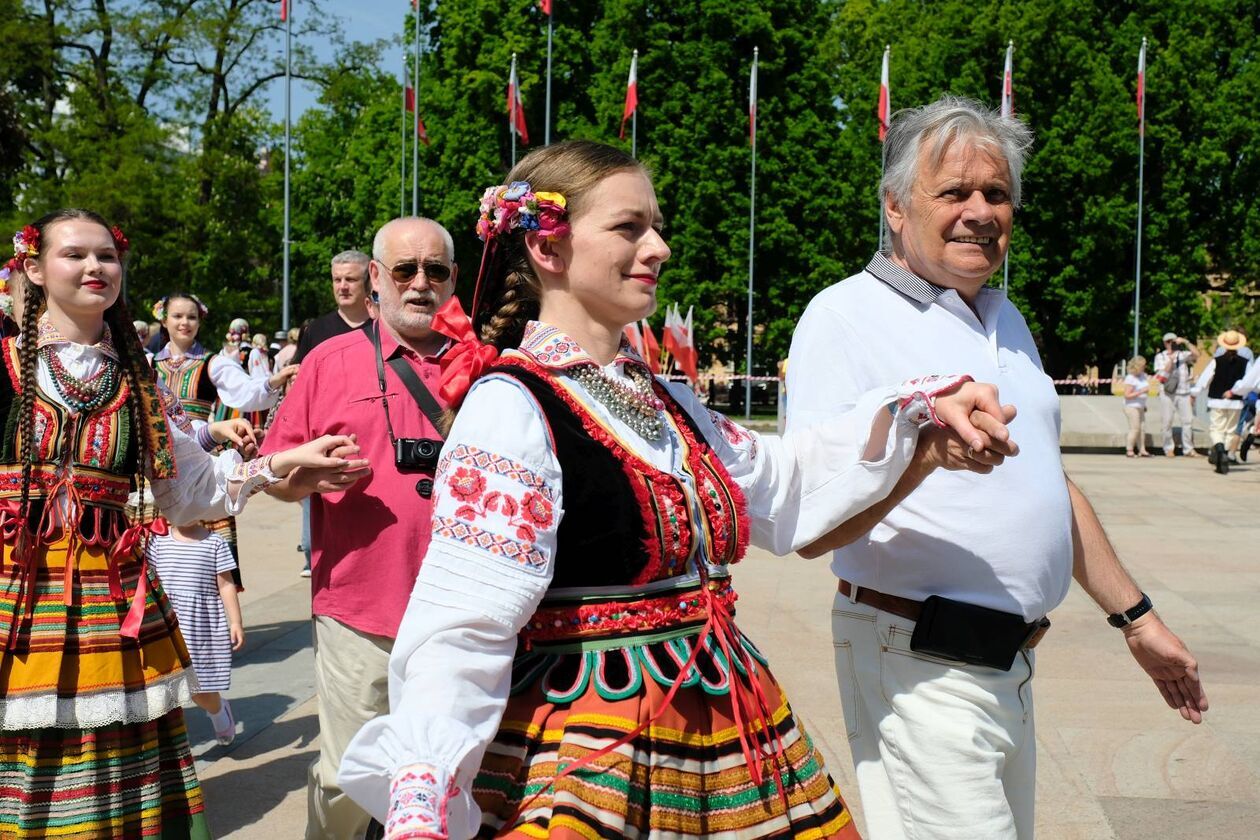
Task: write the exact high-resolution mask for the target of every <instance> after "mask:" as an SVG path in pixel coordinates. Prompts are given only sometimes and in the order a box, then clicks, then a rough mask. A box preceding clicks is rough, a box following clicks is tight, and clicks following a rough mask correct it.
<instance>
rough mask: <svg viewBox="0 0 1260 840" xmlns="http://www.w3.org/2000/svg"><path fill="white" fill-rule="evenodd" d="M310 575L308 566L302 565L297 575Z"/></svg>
mask: <svg viewBox="0 0 1260 840" xmlns="http://www.w3.org/2000/svg"><path fill="white" fill-rule="evenodd" d="M310 576H311V567H310V566H303V567H302V571H300V572H298V577H310Z"/></svg>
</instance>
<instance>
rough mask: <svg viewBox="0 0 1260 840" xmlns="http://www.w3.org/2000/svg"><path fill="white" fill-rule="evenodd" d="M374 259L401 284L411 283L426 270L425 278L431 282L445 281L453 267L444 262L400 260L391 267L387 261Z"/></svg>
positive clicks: (449, 277) (449, 276)
mask: <svg viewBox="0 0 1260 840" xmlns="http://www.w3.org/2000/svg"><path fill="white" fill-rule="evenodd" d="M373 259H374V260H375V261H376V262H377V263H378V264H380V266H381V268H383V269H385V270H386V271H388V272H389V276H390V277H391V278H392V279H393V281H394V282H395V283H397V284H398V285H400V286H404V285H406V284H408V283H410V282H411V281H412V280H414V279H415V277H416V275H417V274H419V273H420V272H422V271H423V272H424V279H426V280H428V281H429V282H430V283H445V282H446V281H447V280H450V279H451V267H450V266H449V265H445V264H444V263H440V262H426V263H417V262H400V263H398V265H396V266H394V267H393V268H390V267H389V266H387V265H385V263H383V262H381V261H380V260H377V259H376V258H375V257H373Z"/></svg>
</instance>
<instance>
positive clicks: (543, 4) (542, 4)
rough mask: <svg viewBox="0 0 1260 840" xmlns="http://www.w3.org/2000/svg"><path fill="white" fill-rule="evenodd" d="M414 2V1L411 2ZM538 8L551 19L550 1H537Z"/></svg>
mask: <svg viewBox="0 0 1260 840" xmlns="http://www.w3.org/2000/svg"><path fill="white" fill-rule="evenodd" d="M412 2H415V0H412ZM538 8H540V9H542V13H543V14H544V15H546V16H547V17H551V0H538Z"/></svg>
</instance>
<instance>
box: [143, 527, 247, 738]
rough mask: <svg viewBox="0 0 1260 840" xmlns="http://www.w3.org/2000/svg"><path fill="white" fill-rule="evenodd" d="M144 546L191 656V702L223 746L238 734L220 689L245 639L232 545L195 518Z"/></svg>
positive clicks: (225, 686) (224, 686) (226, 682)
mask: <svg viewBox="0 0 1260 840" xmlns="http://www.w3.org/2000/svg"><path fill="white" fill-rule="evenodd" d="M147 552H148V558H149V563H150V565H152V566H153V568H154V569H155V570H156V571H157V573H158V577H159V578H161V580H162V586H163V588H164V589H165V590H166V596H167V598H169V599H170V602H171V606H172V607H173V608H174V609H175V615H176V617H177V618H178V619H179V629H180V632H181V633H183V636H184V642H185V643H186V644H187V645H188V653H189V655H190V656H191V657H192V666H193V673H194V674H196V676H197V690H196V691H195V692H193V696H192V699H193V702H194V703H196V704H197V705H198V706H200V707H201V708H202V709H204V710H205V712H206V714H207V715H209V716H210V722H211V724H213V726H214V737H215V740H216V741H218V742H219V744H221V745H223V746H227V745H228V744H230V743H232V740H233V739H234V738H236V720H235V718H233V717H232V707H231V705H230V704H229V703H228V701H227V700H224V699H223V698H222V697H221V695H220V692H223V691H227V690H228V688H230V687H231V685H232V652H233V651H237V650H240V649H241V646H242V645H244V644H245V627H244V625H243V624H242V622H241V603H240V601H239V600H238V598H237V594H236V584H235V583H234V582H233V580H232V570H233V569H234V568H236V561H235V560H233V559H232V550H231V549H230V548H228V544H227V542H225V541H224V539H223V538H222V537H220V536H219V535H218V534H215V533H213V532H212V531H210V529H209V528H206V527H205V526H204V525H202V524H201V523H193V524H191V525H172V526H171V529H170V533H169V534H166V535H163V536H154V537H153V538H152V539H151V540H149V544H148V548H147Z"/></svg>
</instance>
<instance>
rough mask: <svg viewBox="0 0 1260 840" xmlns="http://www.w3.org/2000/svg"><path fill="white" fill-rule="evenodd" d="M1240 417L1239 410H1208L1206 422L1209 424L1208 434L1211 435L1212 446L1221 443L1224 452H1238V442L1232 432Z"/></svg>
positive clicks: (1240, 410)
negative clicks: (1223, 445) (1223, 446)
mask: <svg viewBox="0 0 1260 840" xmlns="http://www.w3.org/2000/svg"><path fill="white" fill-rule="evenodd" d="M1241 415H1242V409H1241V408H1209V409H1208V420H1209V422H1210V423H1211V427H1210V428H1209V429H1208V434H1209V435H1211V438H1212V445H1213V446H1215V445H1216V444H1218V443H1223V444H1225V449H1226V451H1228V452H1236V451H1238V444H1239V440H1238V435H1236V434H1234V430H1235V429H1237V428H1238V418H1239V416H1241Z"/></svg>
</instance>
